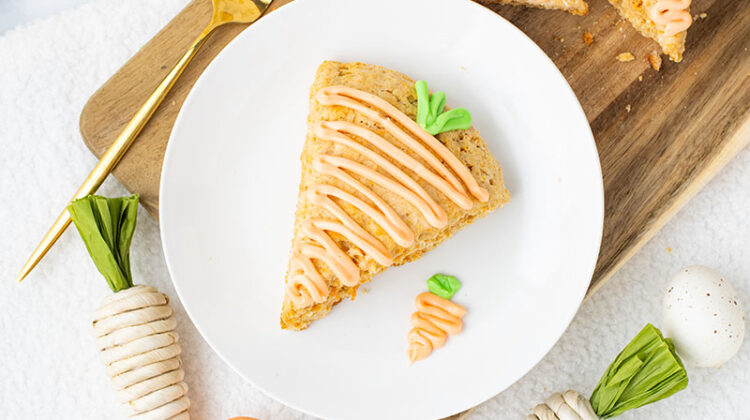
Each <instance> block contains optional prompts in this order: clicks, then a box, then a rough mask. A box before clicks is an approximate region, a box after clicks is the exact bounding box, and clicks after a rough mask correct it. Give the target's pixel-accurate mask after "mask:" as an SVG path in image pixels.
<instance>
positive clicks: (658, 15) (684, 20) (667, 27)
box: [648, 0, 693, 36]
mask: <svg viewBox="0 0 750 420" xmlns="http://www.w3.org/2000/svg"><path fill="white" fill-rule="evenodd" d="M690 2H691V0H657V2H656V3H655V4H654V5H653V6H651V7H649V8H648V17H649V18H651V20H653V21H654V23H655V24H656V25H657V26H659V27H661V28H663V30H664V35H667V36H672V35H675V34H678V33H680V32H682V31H684V30H687V28H689V27H690V25H691V24H692V23H693V17H692V16H690V12H688V11H687V10H685V9H687V8H688V7H690Z"/></svg>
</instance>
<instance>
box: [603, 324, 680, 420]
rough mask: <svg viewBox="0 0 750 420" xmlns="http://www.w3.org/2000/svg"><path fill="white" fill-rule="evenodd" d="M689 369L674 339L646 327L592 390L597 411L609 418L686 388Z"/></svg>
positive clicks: (648, 325) (650, 326) (654, 328)
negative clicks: (686, 368)
mask: <svg viewBox="0 0 750 420" xmlns="http://www.w3.org/2000/svg"><path fill="white" fill-rule="evenodd" d="M687 384H688V377H687V372H686V371H685V367H684V366H683V364H682V361H681V360H680V358H679V356H677V354H676V353H675V350H674V345H673V344H672V340H670V339H669V338H664V337H663V336H662V335H661V331H659V330H658V329H657V328H656V327H654V326H653V325H651V324H646V326H645V327H643V329H642V330H641V332H639V333H638V335H636V336H635V338H633V340H631V341H630V343H628V345H627V346H625V348H624V349H623V350H622V352H620V354H618V355H617V357H616V358H615V360H614V361H613V362H612V363H611V364H610V365H609V368H607V371H606V372H604V375H603V376H602V378H601V379H600V380H599V384H598V385H597V386H596V388H595V389H594V392H593V393H592V394H591V398H590V400H591V406H592V407H593V408H594V411H596V414H597V415H598V416H599V417H601V418H605V419H608V418H610V417H615V416H617V415H620V414H622V413H624V412H625V411H627V410H630V409H633V408H638V407H640V406H643V405H646V404H651V403H653V402H656V401H659V400H661V399H663V398H667V397H669V396H670V395H672V394H674V393H676V392H678V391H681V390H683V389H685V387H686V386H687Z"/></svg>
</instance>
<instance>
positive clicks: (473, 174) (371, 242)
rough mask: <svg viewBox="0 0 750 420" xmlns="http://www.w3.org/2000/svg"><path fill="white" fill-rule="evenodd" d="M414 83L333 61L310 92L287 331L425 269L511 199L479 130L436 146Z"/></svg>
mask: <svg viewBox="0 0 750 420" xmlns="http://www.w3.org/2000/svg"><path fill="white" fill-rule="evenodd" d="M416 114H417V94H416V90H415V87H414V81H413V80H411V79H409V78H408V77H407V76H405V75H403V74H401V73H398V72H395V71H393V70H389V69H386V68H383V67H380V66H375V65H369V64H362V63H338V62H332V61H328V62H324V63H323V64H322V65H321V66H320V67H319V68H318V72H317V74H316V76H315V81H314V83H313V85H312V88H311V90H310V114H309V116H308V121H307V125H308V128H307V136H306V139H305V145H304V148H303V150H302V156H301V158H300V160H301V162H302V174H301V179H300V187H299V196H298V203H297V211H296V214H295V220H294V239H293V241H292V251H291V252H290V261H289V268H288V270H287V275H286V287H285V295H284V302H283V304H282V310H281V327H282V328H285V329H294V330H302V329H305V328H307V327H308V326H309V325H310V323H311V322H313V321H315V320H317V319H320V318H322V317H324V316H326V315H327V314H328V313H329V312H330V310H331V308H332V307H333V306H334V305H335V304H337V303H338V302H340V301H341V300H342V299H343V298H345V297H351V298H352V299H353V298H354V297H355V296H356V293H357V288H358V287H359V285H360V284H362V283H365V282H367V281H370V279H371V278H372V276H374V275H375V274H377V273H379V272H381V271H383V270H385V269H386V268H387V267H388V266H390V265H400V264H403V263H406V262H409V261H413V260H416V259H417V258H419V257H420V256H422V254H424V253H425V252H427V251H429V250H431V249H432V248H434V247H435V246H437V245H438V244H439V243H441V242H443V241H444V240H446V239H448V238H449V237H450V236H451V235H452V234H453V233H454V232H456V231H457V230H459V229H461V228H462V227H464V226H466V225H467V224H469V223H471V222H473V221H474V219H476V218H477V217H480V216H484V215H486V214H487V213H489V212H490V211H492V210H494V209H496V208H498V207H500V206H502V205H503V204H505V203H507V202H508V201H509V200H510V194H509V193H508V190H507V189H506V188H505V185H504V183H503V177H502V172H501V170H500V165H499V164H498V163H497V161H496V160H495V158H494V157H493V156H492V154H490V151H489V150H488V148H487V145H486V144H485V143H484V141H483V140H482V138H481V137H480V135H479V132H477V130H475V129H474V128H473V127H470V128H468V129H465V130H454V131H448V132H445V133H441V134H438V135H437V136H436V137H433V136H431V135H430V134H428V133H427V132H426V131H424V130H422V129H421V128H420V126H419V125H417V124H416V123H415V118H416Z"/></svg>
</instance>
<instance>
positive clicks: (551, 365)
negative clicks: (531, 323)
mask: <svg viewBox="0 0 750 420" xmlns="http://www.w3.org/2000/svg"><path fill="white" fill-rule="evenodd" d="M185 3H186V0H159V1H156V0H95V1H93V2H91V3H90V4H87V5H85V6H82V7H79V8H76V9H73V10H70V11H68V12H65V13H62V14H59V15H56V16H54V17H51V18H48V19H44V20H41V21H37V22H34V23H32V24H30V25H25V26H22V27H19V28H16V29H14V30H12V31H10V32H8V33H7V34H5V35H4V36H2V37H0V192H1V193H2V197H3V199H2V204H0V226H2V234H1V235H0V279H2V281H0V418H4V419H6V418H7V419H42V418H54V419H76V420H77V419H102V418H117V415H118V411H117V408H118V404H117V403H116V401H115V394H114V392H111V391H110V390H109V384H108V380H107V377H106V375H105V373H104V369H103V367H102V366H101V364H100V362H99V360H98V352H97V349H96V348H95V346H94V340H93V337H92V333H91V316H92V311H93V309H94V308H96V307H97V305H98V304H99V302H100V300H101V299H102V298H103V297H104V296H106V295H107V294H109V293H110V291H109V289H108V288H107V286H106V283H105V281H104V280H103V279H102V278H101V276H100V275H99V274H98V272H97V271H96V269H95V268H94V266H93V264H92V263H91V261H90V259H89V257H88V256H87V255H86V250H85V249H84V247H83V245H82V243H81V240H80V239H79V238H78V236H77V234H76V233H75V231H74V230H72V229H70V230H68V232H66V233H65V235H64V236H63V237H62V239H61V240H60V242H59V243H58V244H57V245H56V246H55V247H54V249H53V250H52V251H51V252H50V254H49V255H48V256H47V258H46V259H45V260H44V261H43V262H42V264H41V265H40V266H39V267H38V268H37V269H36V270H35V271H34V272H33V273H32V274H31V276H30V277H29V278H28V279H27V280H26V281H25V282H24V283H23V284H21V285H16V284H15V283H14V282H13V278H14V277H15V275H16V273H17V270H18V269H19V268H20V266H21V265H22V263H23V262H24V261H25V259H26V258H27V257H28V255H29V253H30V252H31V251H32V249H33V247H34V246H35V245H36V243H37V241H38V240H39V239H40V238H41V236H42V235H43V233H44V231H45V230H46V229H47V227H48V226H49V224H50V223H51V222H52V220H53V219H54V218H55V217H56V216H57V212H58V211H60V209H61V208H62V206H63V205H64V204H65V202H66V200H68V199H69V198H70V195H71V194H72V193H73V191H74V190H75V189H76V187H77V186H78V184H79V182H80V181H81V180H82V179H84V178H85V176H86V174H87V173H88V171H89V170H90V169H91V168H92V167H93V165H94V162H95V160H94V158H93V156H92V155H91V154H90V153H89V152H88V150H86V148H85V147H84V145H83V143H82V141H81V139H80V137H79V134H78V117H79V114H80V111H81V109H82V107H83V105H84V103H85V101H86V99H87V98H88V97H89V96H90V95H91V94H92V93H93V92H94V90H95V89H96V88H97V87H98V86H99V85H100V84H102V83H103V82H104V81H105V80H106V79H107V77H109V75H110V74H112V73H113V72H114V71H115V70H117V68H118V67H119V66H120V65H122V63H124V62H125V60H126V59H127V58H128V57H129V56H131V55H132V54H133V53H135V52H136V51H137V50H138V48H139V47H140V46H141V45H142V44H144V43H145V42H146V41H147V40H148V39H149V38H150V37H151V36H152V35H153V34H154V33H155V32H156V31H157V30H158V29H159V28H160V27H161V26H162V25H163V24H164V23H166V22H167V21H168V20H169V19H170V18H171V17H172V16H173V15H174V14H176V13H177V11H178V10H179V9H180V8H181V7H182V6H184V4H185ZM144 10H148V13H144ZM633 112H638V110H637V109H634V110H633ZM696 135H699V134H698V133H696ZM101 192H102V193H103V194H105V195H112V196H115V195H123V194H125V193H126V191H125V190H124V189H123V188H122V187H121V186H120V185H119V184H118V183H117V182H116V181H114V180H109V181H108V182H107V183H106V184H105V185H104V187H103V188H102V190H101ZM749 213H750V151H747V150H746V151H744V152H743V153H741V154H740V156H739V157H738V158H736V159H735V160H734V161H733V162H732V163H730V165H729V167H728V168H726V169H725V170H724V171H723V172H721V173H720V174H719V175H718V177H717V178H716V179H715V180H714V181H713V182H712V183H711V184H709V186H708V187H707V188H706V189H705V190H704V191H703V192H702V193H700V194H699V196H698V197H697V198H696V199H694V200H693V201H692V202H690V203H689V204H688V205H687V206H686V208H685V209H684V210H682V212H681V213H679V214H678V215H677V217H676V218H675V219H674V220H673V221H672V222H670V223H669V224H668V225H667V227H666V228H665V229H664V230H663V231H662V232H661V233H659V234H658V235H657V236H656V238H654V239H653V240H652V241H651V242H650V243H649V244H648V245H647V246H646V247H645V248H644V249H643V250H642V251H641V252H639V253H638V255H636V256H635V257H634V258H633V259H632V260H631V261H630V262H629V263H628V264H627V265H626V266H625V267H624V268H623V269H622V271H621V272H620V273H619V274H617V275H616V276H615V277H614V278H613V279H612V280H610V282H609V283H608V284H607V285H606V286H605V287H604V288H603V289H602V290H601V291H600V292H599V293H598V294H597V295H596V296H595V297H594V298H592V299H591V300H589V301H588V302H586V303H585V304H584V305H583V307H582V309H581V311H580V313H579V314H578V316H577V317H576V319H575V321H574V322H573V324H572V326H571V327H570V329H569V330H568V332H567V333H566V334H565V336H564V337H563V338H562V339H561V340H560V342H559V343H558V344H557V345H556V346H555V348H554V349H553V350H552V351H551V352H550V354H549V355H548V356H547V357H546V358H545V359H544V361H543V362H541V363H540V364H539V366H537V367H536V368H535V369H533V370H532V371H531V372H530V373H529V374H528V375H526V377H525V378H523V379H522V380H521V381H519V382H518V383H516V384H515V385H514V386H513V387H511V388H510V389H509V390H507V391H506V392H504V393H503V394H501V395H499V396H497V397H495V398H494V399H492V400H490V401H488V402H487V403H485V404H484V405H482V406H481V407H480V408H478V409H477V410H476V411H475V412H474V413H473V414H472V415H471V416H470V418H471V419H506V418H507V419H516V418H521V416H522V415H523V414H526V413H527V412H528V411H529V410H530V409H531V408H532V407H533V406H534V405H535V404H536V403H538V402H540V401H541V400H542V399H543V398H545V397H546V396H547V395H548V394H549V393H551V392H553V391H558V390H559V391H562V390H565V389H567V388H574V389H577V390H579V391H581V392H582V393H584V394H586V395H588V394H589V393H590V392H591V390H592V389H593V387H594V385H595V384H596V382H597V380H598V379H599V376H600V375H601V374H602V372H603V371H604V369H605V368H606V366H607V364H608V363H609V362H610V361H611V360H612V359H613V357H614V356H615V355H616V354H617V352H618V351H619V349H620V348H621V347H622V346H623V345H624V344H625V343H626V342H627V341H628V340H629V339H630V338H631V337H632V336H633V335H634V334H635V333H636V332H637V331H638V330H639V329H640V328H641V327H642V326H643V325H644V324H645V323H646V322H652V323H654V324H655V325H657V326H658V325H659V323H660V311H661V307H660V300H661V297H662V289H663V287H664V285H665V284H666V282H667V281H668V279H669V277H670V276H671V274H672V273H674V272H675V271H676V270H678V269H679V268H680V267H681V266H684V265H688V264H706V265H710V266H713V267H715V268H717V269H718V270H720V271H721V272H722V273H724V275H725V276H726V278H727V279H729V280H731V281H732V282H733V283H734V285H735V286H736V288H737V289H738V291H739V292H740V294H741V295H742V296H743V297H744V303H745V308H746V309H747V308H750V246H748V243H749V242H750V223H748V214H749ZM138 222H139V227H138V229H137V232H136V237H135V239H134V247H133V254H134V255H133V258H132V260H133V262H134V267H133V270H134V272H135V277H136V279H141V281H142V282H144V283H148V284H151V285H153V286H156V287H158V288H159V289H160V290H162V291H163V292H165V293H167V294H169V295H170V296H172V298H173V306H174V307H175V310H176V314H175V315H176V317H177V318H178V320H179V323H180V325H179V327H178V331H179V333H180V336H181V341H182V343H183V349H184V353H183V360H184V362H185V370H186V372H187V379H186V381H187V382H188V384H189V385H190V388H191V390H190V398H191V400H192V402H193V408H192V410H191V411H192V413H193V416H194V418H197V419H226V418H228V417H230V416H236V415H248V416H255V417H260V418H263V419H271V418H273V419H293V418H303V417H305V416H303V415H302V414H300V413H298V412H296V411H294V410H292V409H290V408H286V407H284V406H283V405H282V404H280V403H277V402H275V401H274V400H272V399H271V398H269V397H267V396H265V395H263V394H262V393H261V392H260V391H258V390H256V389H255V388H253V387H252V386H251V385H249V384H247V383H245V382H244V381H243V380H242V379H241V378H240V377H239V375H237V374H236V373H234V372H233V371H232V370H231V369H230V368H229V367H227V366H226V365H225V364H224V363H223V362H222V361H221V360H219V358H218V357H217V356H215V355H214V354H213V353H212V351H211V350H210V348H209V347H208V345H207V344H206V343H205V342H204V341H203V339H202V338H201V337H200V335H199V334H198V332H197V331H196V329H195V328H194V327H193V325H192V323H191V322H190V320H189V319H188V317H187V316H186V314H185V312H184V310H183V308H182V307H181V305H180V302H179V301H178V300H177V299H176V295H175V292H174V289H173V287H172V284H171V282H170V280H169V276H168V274H167V270H166V266H165V264H164V259H163V256H162V251H161V243H160V240H159V234H158V229H157V225H156V222H155V221H154V220H153V219H151V218H150V217H149V216H148V215H147V214H146V213H145V212H141V217H140V218H139V221H138ZM669 249H671V252H670V251H669ZM746 337H750V335H746ZM748 340H750V339H748V338H746V341H748ZM748 395H750V345H749V344H748V343H747V342H746V343H744V346H743V347H742V349H741V350H740V354H739V356H737V357H736V358H735V359H733V360H732V361H730V362H729V363H728V364H727V365H725V366H724V367H723V368H722V369H720V370H718V371H716V370H692V371H690V385H689V386H688V388H687V390H686V391H683V392H681V393H679V394H677V395H676V396H674V397H672V398H670V399H669V400H666V401H663V402H659V403H657V404H655V405H653V406H650V407H647V408H643V409H640V410H638V411H635V412H632V413H631V414H626V415H624V416H623V418H629V419H652V418H667V419H671V418H680V419H708V418H711V419H719V418H721V419H737V418H748V416H749V415H748V413H750V399H749V398H748ZM384 403H387V402H384Z"/></svg>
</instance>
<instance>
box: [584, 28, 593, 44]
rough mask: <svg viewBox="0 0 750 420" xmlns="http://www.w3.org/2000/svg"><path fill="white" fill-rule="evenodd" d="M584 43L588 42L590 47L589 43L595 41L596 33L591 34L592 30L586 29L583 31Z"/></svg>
mask: <svg viewBox="0 0 750 420" xmlns="http://www.w3.org/2000/svg"><path fill="white" fill-rule="evenodd" d="M583 43H584V44H586V46H587V47H588V46H589V45H591V44H593V43H594V35H591V32H589V31H586V32H584V33H583Z"/></svg>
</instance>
